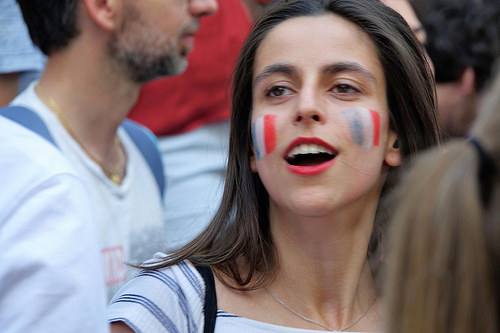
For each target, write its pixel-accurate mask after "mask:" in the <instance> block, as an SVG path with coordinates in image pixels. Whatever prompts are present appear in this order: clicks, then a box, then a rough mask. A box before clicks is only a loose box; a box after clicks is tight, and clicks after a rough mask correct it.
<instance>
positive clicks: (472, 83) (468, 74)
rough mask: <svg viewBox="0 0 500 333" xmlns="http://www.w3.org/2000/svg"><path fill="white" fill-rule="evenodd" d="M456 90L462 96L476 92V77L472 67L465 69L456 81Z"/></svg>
mask: <svg viewBox="0 0 500 333" xmlns="http://www.w3.org/2000/svg"><path fill="white" fill-rule="evenodd" d="M457 88H458V92H460V95H462V96H470V95H472V94H474V93H475V92H476V75H475V73H474V69H473V68H472V67H467V68H465V70H464V72H463V73H462V75H461V76H460V79H459V80H458V81H457Z"/></svg>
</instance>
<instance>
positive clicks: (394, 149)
mask: <svg viewBox="0 0 500 333" xmlns="http://www.w3.org/2000/svg"><path fill="white" fill-rule="evenodd" d="M399 145H400V144H399V139H398V136H397V134H396V133H395V132H394V131H389V138H388V140H387V147H386V153H385V158H384V161H385V163H387V165H389V166H391V167H396V166H399V165H400V164H401V151H400V149H399Z"/></svg>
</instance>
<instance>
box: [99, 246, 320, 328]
mask: <svg viewBox="0 0 500 333" xmlns="http://www.w3.org/2000/svg"><path fill="white" fill-rule="evenodd" d="M163 256H164V255H163V254H157V255H156V256H155V260H157V259H158V258H162V257H163ZM152 262H154V261H152ZM204 295H205V284H204V282H203V278H202V277H201V275H200V274H199V273H198V271H197V270H196V268H195V267H194V266H193V265H192V264H191V263H189V262H186V261H185V262H181V263H180V264H179V265H174V266H170V267H167V268H163V269H160V270H151V271H147V270H144V271H141V272H139V274H138V275H137V276H136V277H135V278H133V279H132V280H130V281H129V282H128V283H127V284H125V286H123V288H122V289H121V290H120V291H119V292H118V293H117V294H116V295H115V297H114V298H113V300H112V301H111V304H110V306H109V307H108V313H107V316H108V320H109V321H110V322H116V321H123V322H125V323H126V324H127V325H128V326H129V327H130V328H132V330H134V332H136V333H167V332H168V333H171V332H186V333H195V332H198V333H203V326H204V320H205V318H204V315H203V304H204V299H205V296H204ZM235 332H238V333H265V332H275V333H285V332H295V333H318V332H324V331H318V330H304V329H299V328H291V327H284V326H278V325H272V324H268V323H264V322H260V321H256V320H251V319H247V318H243V317H239V316H235V315H233V314H230V313H227V312H224V311H221V310H218V311H217V320H216V322H215V333H235Z"/></svg>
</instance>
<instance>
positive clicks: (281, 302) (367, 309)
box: [263, 285, 377, 332]
mask: <svg viewBox="0 0 500 333" xmlns="http://www.w3.org/2000/svg"><path fill="white" fill-rule="evenodd" d="M263 288H264V290H265V291H267V292H268V293H269V295H271V297H272V298H274V300H275V301H276V302H278V303H279V304H280V305H281V306H282V307H284V308H285V309H287V310H288V311H290V312H291V313H293V314H294V315H295V316H297V317H299V318H301V319H303V320H305V321H307V322H309V323H311V324H314V325H317V326H321V327H323V328H324V329H326V330H328V331H331V332H343V331H345V330H346V329H348V328H350V327H352V326H354V325H355V324H356V323H357V322H358V321H360V320H361V319H362V318H363V317H364V316H365V315H366V314H367V313H368V311H370V309H371V307H372V305H373V304H374V303H375V301H376V300H377V296H375V297H374V298H373V300H372V301H371V302H370V304H369V305H368V307H367V308H366V310H365V312H363V313H362V314H361V316H359V317H358V318H357V319H356V320H355V321H353V322H352V323H351V324H349V325H347V326H346V327H344V328H342V329H340V330H334V329H332V328H330V327H328V326H326V325H325V324H322V323H320V322H319V321H316V320H313V319H311V318H307V317H306V316H304V315H302V314H300V313H298V312H297V311H295V310H294V309H292V308H290V307H289V306H288V305H286V304H285V303H283V301H282V300H280V299H279V298H278V296H276V295H275V294H273V292H272V291H271V290H269V289H268V288H267V287H266V286H264V285H263Z"/></svg>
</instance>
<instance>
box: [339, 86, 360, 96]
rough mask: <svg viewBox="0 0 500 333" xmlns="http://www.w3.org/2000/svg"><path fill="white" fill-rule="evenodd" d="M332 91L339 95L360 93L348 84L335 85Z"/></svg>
mask: <svg viewBox="0 0 500 333" xmlns="http://www.w3.org/2000/svg"><path fill="white" fill-rule="evenodd" d="M332 91H333V92H334V93H339V94H350V93H359V92H360V91H359V89H356V88H354V87H353V86H351V85H348V84H337V85H336V86H335V87H333V89H332Z"/></svg>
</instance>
